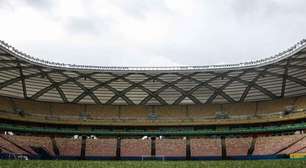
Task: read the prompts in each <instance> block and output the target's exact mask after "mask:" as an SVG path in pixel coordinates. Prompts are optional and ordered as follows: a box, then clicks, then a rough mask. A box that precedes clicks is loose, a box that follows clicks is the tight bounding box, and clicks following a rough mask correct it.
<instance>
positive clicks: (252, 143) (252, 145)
mask: <svg viewBox="0 0 306 168" xmlns="http://www.w3.org/2000/svg"><path fill="white" fill-rule="evenodd" d="M256 139H257V138H256V136H254V137H253V139H252V142H251V145H250V148H249V150H248V156H251V155H253V152H254V150H255V144H256Z"/></svg>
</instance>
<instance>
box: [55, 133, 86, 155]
mask: <svg viewBox="0 0 306 168" xmlns="http://www.w3.org/2000/svg"><path fill="white" fill-rule="evenodd" d="M55 141H56V145H57V148H58V149H59V156H60V157H62V158H79V157H80V153H81V140H80V139H74V138H61V137H57V138H55Z"/></svg>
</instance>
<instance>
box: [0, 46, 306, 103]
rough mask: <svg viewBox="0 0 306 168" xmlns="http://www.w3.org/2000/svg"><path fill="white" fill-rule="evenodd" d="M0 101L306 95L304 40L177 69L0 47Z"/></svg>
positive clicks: (238, 98)
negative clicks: (75, 61)
mask: <svg viewBox="0 0 306 168" xmlns="http://www.w3.org/2000/svg"><path fill="white" fill-rule="evenodd" d="M0 95H3V96H9V97H17V98H25V99H32V100H38V101H50V102H64V103H85V104H119V105H127V104H128V105H131V104H141V105H167V104H205V103H233V102H248V101H261V100H273V99H278V98H283V97H292V96H299V95H306V40H302V41H300V42H298V43H297V44H296V45H294V46H293V47H291V48H289V49H287V50H286V51H283V52H281V53H279V54H277V55H275V56H273V57H269V58H265V59H261V60H257V61H250V62H245V63H239V64H228V65H208V66H179V67H105V66H85V65H72V64H62V63H54V62H49V61H45V60H40V59H38V58H34V57H31V56H29V55H27V54H24V53H22V52H20V51H18V50H17V49H15V48H14V47H12V46H10V45H8V44H6V43H5V42H3V41H0Z"/></svg>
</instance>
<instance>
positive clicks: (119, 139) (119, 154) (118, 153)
mask: <svg viewBox="0 0 306 168" xmlns="http://www.w3.org/2000/svg"><path fill="white" fill-rule="evenodd" d="M120 158H121V137H118V138H117V148H116V160H120Z"/></svg>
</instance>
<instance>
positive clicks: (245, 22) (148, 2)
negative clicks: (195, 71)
mask: <svg viewBox="0 0 306 168" xmlns="http://www.w3.org/2000/svg"><path fill="white" fill-rule="evenodd" d="M305 7H306V1H305V0H218V1H217V0H84V1H82V0H60V1H59V0H54V1H53V0H0V39H1V40H4V41H6V42H8V43H10V44H11V45H13V46H15V47H16V48H18V49H20V50H21V51H24V52H26V53H28V54H30V55H32V56H34V57H39V58H42V59H47V60H51V61H56V62H64V63H75V64H89V65H105V66H174V65H208V64H224V63H239V62H244V61H248V60H254V59H259V58H264V57H269V56H272V55H275V54H277V53H278V52H280V51H282V50H284V49H286V48H288V47H290V46H292V45H293V44H295V43H296V42H298V41H299V40H301V39H303V38H306V9H305Z"/></svg>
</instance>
